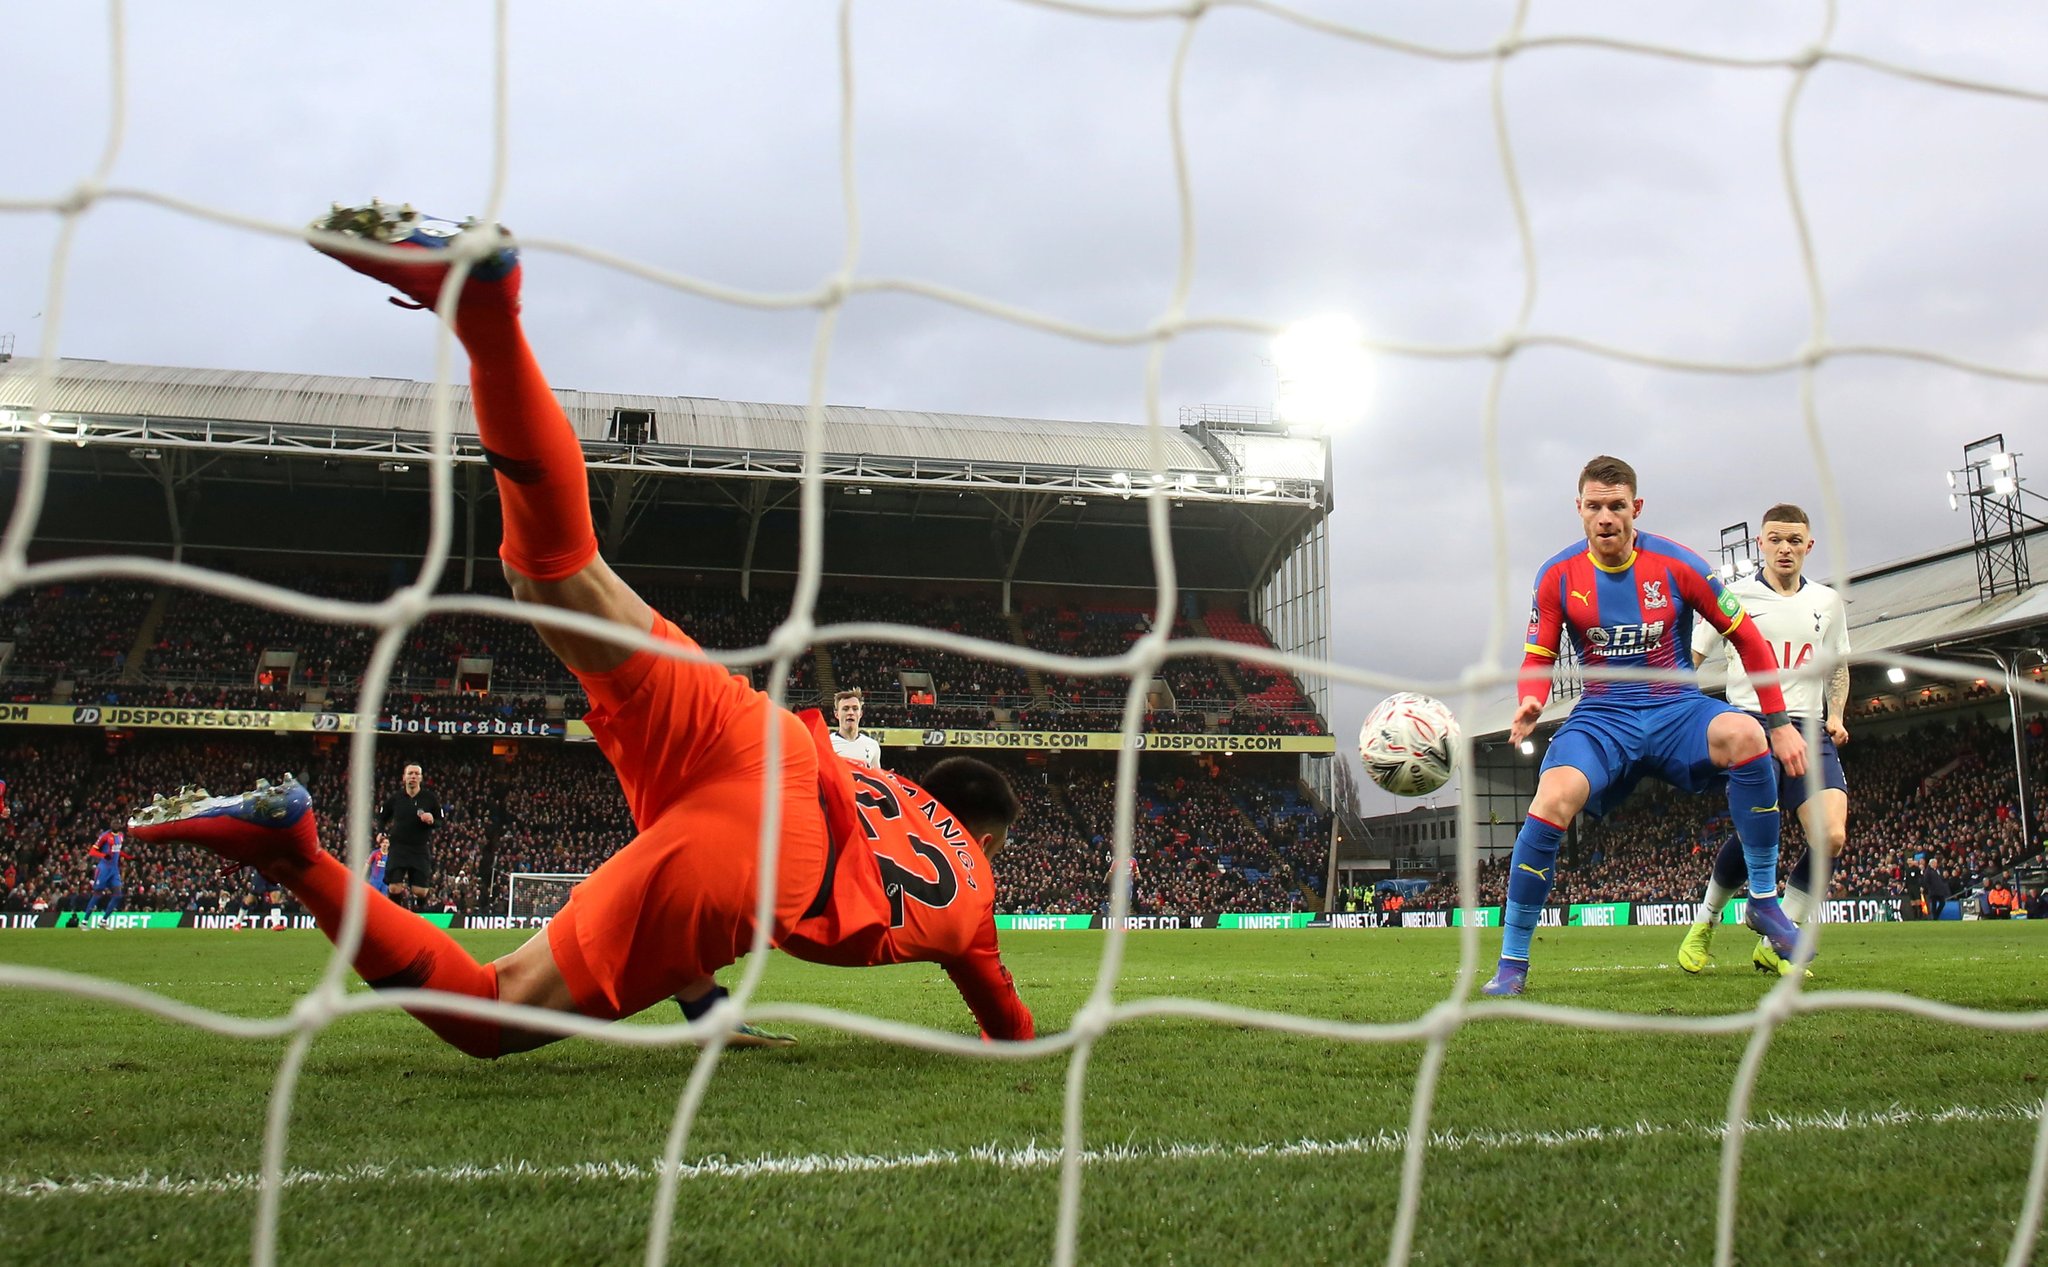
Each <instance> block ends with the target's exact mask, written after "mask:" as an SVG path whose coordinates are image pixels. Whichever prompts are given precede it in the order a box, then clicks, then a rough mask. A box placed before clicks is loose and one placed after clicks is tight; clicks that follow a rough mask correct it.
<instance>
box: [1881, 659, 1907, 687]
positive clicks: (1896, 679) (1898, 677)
mask: <svg viewBox="0 0 2048 1267" xmlns="http://www.w3.org/2000/svg"><path fill="white" fill-rule="evenodd" d="M1884 676H1885V679H1886V680H1887V681H1889V682H1890V683H1891V684H1892V685H1893V686H1897V685H1899V684H1900V683H1902V682H1904V681H1905V680H1906V671H1905V670H1904V669H1902V668H1900V667H1899V666H1898V665H1896V664H1895V665H1893V666H1892V667H1891V668H1889V669H1886V670H1885V671H1884Z"/></svg>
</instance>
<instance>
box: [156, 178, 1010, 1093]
mask: <svg viewBox="0 0 2048 1267" xmlns="http://www.w3.org/2000/svg"><path fill="white" fill-rule="evenodd" d="M316 227H318V228H322V229H330V230H335V231H339V232H343V233H348V234H351V235H356V236H361V237H365V238H371V239H374V240H378V241H382V242H387V243H394V244H398V245H403V246H406V247H410V248H417V250H418V259H419V262H418V263H413V262H410V261H407V262H403V263H392V262H388V261H385V260H373V259H369V258H367V257H361V256H354V255H338V256H337V258H339V259H341V261H342V262H343V263H346V264H347V265H349V267H351V268H354V269H355V270H357V271H358V272H362V273H365V274H368V275H369V276H371V277H375V278H378V279H379V280H382V281H385V282H388V283H389V284H391V285H392V286H394V287H395V288H397V289H398V290H399V291H401V292H403V293H404V294H405V295H406V296H408V298H409V299H410V300H411V302H412V304H415V305H431V304H433V303H434V302H435V301H436V299H437V298H438V295H439V292H440V287H441V283H442V280H443V278H444V277H445V275H446V273H447V271H448V270H447V266H446V265H445V264H444V263H443V262H442V261H443V260H445V258H446V256H445V255H443V254H442V253H441V251H440V250H439V249H438V248H445V247H446V246H447V245H448V243H449V241H450V240H451V239H452V237H453V235H454V234H455V233H456V232H457V230H458V226H456V225H453V224H450V223H448V222H446V221H432V220H422V219H421V218H420V217H419V216H418V214H417V213H415V212H413V211H412V210H411V209H410V208H404V209H400V208H395V207H386V206H381V205H375V204H373V205H372V206H369V207H363V208H355V209H350V210H343V209H341V208H339V207H337V208H336V209H335V212H334V214H333V215H332V216H330V217H328V218H327V219H325V220H323V221H322V222H321V223H320V224H319V225H317V226H316ZM520 277H521V270H520V265H519V261H518V257H517V255H516V253H515V252H514V251H513V250H511V249H510V248H509V247H507V248H505V249H503V250H501V251H499V252H498V253H497V254H495V255H493V256H492V257H491V258H490V259H488V260H487V261H486V262H485V263H483V264H482V265H480V266H478V267H477V268H476V270H475V271H474V272H473V273H472V274H471V277H470V279H469V284H468V285H467V287H466V288H465V289H464V290H463V293H462V299H461V305H460V307H459V309H458V310H457V312H456V321H455V325H456V334H457V335H458V336H459V337H460V338H461V340H462V342H463V345H464V346H465V348H466V349H467V350H468V352H469V356H470V382H471V397H470V399H471V404H472V406H473V408H474V410H475V414H476V424H477V432H478V436H479V439H480V440H481V441H482V443H483V446H484V451H485V454H486V456H487V457H488V459H489V461H490V465H491V468H492V470H493V471H494V472H495V473H496V476H497V484H498V494H499V498H500V500H501V503H502V505H503V507H504V516H505V534H504V544H503V546H502V548H501V550H500V552H499V553H500V555H501V557H502V558H503V560H504V563H505V569H506V574H507V577H508V579H509V580H510V582H511V585H512V589H513V592H514V593H515V594H517V595H518V596H519V597H520V598H521V599H523V600H525V601H527V602H531V603H538V604H543V605H547V606H553V607H560V608H565V609H568V610H571V611H577V612H582V613H585V614H587V615H590V616H595V617H598V618H599V619H602V620H606V621H610V622H612V623H615V624H619V625H623V626H626V627H627V628H630V629H632V630H634V631H636V632H650V631H651V632H652V633H653V634H654V635H655V637H657V638H659V639H661V640H663V641H666V642H669V643H673V644H676V645H678V646H680V647H684V648H688V649H689V650H690V651H692V652H694V651H696V650H697V646H696V644H695V643H694V642H692V641H691V640H690V639H689V637H688V636H687V635H685V634H684V633H683V631H682V630H680V629H678V628H677V627H676V626H675V625H673V624H671V623H669V621H667V620H666V619H664V618H663V617H661V616H659V615H657V614H656V613H655V612H653V611H652V610H651V609H649V608H648V606H647V604H646V603H644V602H642V601H641V599H640V597H639V595H637V594H635V593H634V592H633V591H632V590H631V589H630V588H628V587H627V585H626V584H625V583H624V582H623V581H621V580H620V579H619V578H618V577H617V576H616V575H615V574H614V573H613V572H612V570H611V569H610V568H609V567H608V566H606V564H605V562H604V560H603V559H602V558H600V557H598V553H597V538H596V535H595V533H594V531H593V529H592V525H591V518H590V490H589V484H588V478H587V475H586V473H585V470H584V463H583V452H582V448H581V446H580V444H579V443H578V441H577V438H576V432H575V430H574V428H573V427H572V426H571V425H570V422H569V419H568V417H567V416H566V415H565V414H564V413H563V411H562V408H561V405H560V403H559V402H558V401H557V400H556V398H555V395H554V392H553V391H552V390H551V389H550V388H549V387H548V385H547V382H546V380H545V379H544V378H543V377H542V376H541V371H540V366H539V365H538V363H537V362H536V361H535V360H534V358H533V354H532V352H531V351H530V350H529V349H528V347H527V344H526V339H525V336H524V334H523V333H522V331H521V329H520V324H519V318H518V312H519V302H518V292H519V282H520ZM394 302H396V301H394ZM540 634H541V637H542V639H543V640H544V641H546V642H547V644H548V645H549V646H550V647H551V648H553V649H554V651H555V652H556V654H557V655H559V656H560V657H561V658H562V661H563V663H565V664H566V665H568V667H569V668H570V669H571V670H572V671H573V672H574V673H575V674H576V676H577V678H578V679H579V680H580V681H581V682H582V684H583V686H584V689H585V690H586V691H587V692H588V693H589V696H590V700H591V712H590V714H589V717H588V720H589V723H590V728H591V731H592V732H593V734H594V735H595V737H596V739H597V742H598V745H599V746H600V747H601V748H602V749H603V750H604V753H605V755H606V757H608V758H609V759H610V760H611V763H612V765H613V767H614V769H615V770H616V771H617V773H618V777H619V782H620V784H621V785H622V786H623V787H624V789H625V793H626V800H627V803H628V805H629V806H630V808H631V810H632V813H633V822H634V824H635V826H636V827H637V828H638V830H639V834H638V835H637V836H635V837H634V838H633V840H632V841H631V842H630V843H628V844H627V845H626V846H625V847H624V848H622V849H620V850H619V852H617V853H616V854H614V855H612V856H611V857H610V858H609V859H607V860H606V861H605V862H604V864H603V865H601V866H600V867H599V868H598V869H597V870H596V871H595V872H594V873H592V875H591V876H590V878H589V879H587V880H585V881H583V883H582V884H580V885H578V886H577V887H576V889H575V890H574V891H573V893H572V894H571V895H570V898H569V901H568V904H567V905H566V906H564V907H563V908H562V911H561V914H559V915H558V916H556V917H555V919H554V921H553V922H551V923H550V924H548V925H547V926H546V927H545V928H544V929H543V930H541V932H539V933H537V934H536V935H535V936H534V937H533V938H532V939H531V940H529V941H528V942H527V943H526V944H525V945H523V946H521V947H520V948H519V949H518V950H516V951H514V952H512V953H511V954H509V955H506V956H505V957H504V958H502V959H499V960H497V961H496V962H495V963H490V964H479V963H477V962H476V961H474V960H473V959H471V958H470V956H469V953H468V952H467V951H465V950H463V949H462V947H461V946H460V945H458V944H457V943H456V942H455V941H454V940H453V939H451V938H450V937H449V936H448V935H447V934H446V933H445V932H443V931H442V930H440V929H438V928H435V927H434V926H432V925H431V924H428V923H427V922H426V921H425V920H423V919H421V918H419V917H418V916H416V915H413V914H411V913H410V912H407V911H405V910H403V909H401V908H400V907H398V906H397V905H395V904H394V903H392V902H390V901H389V900H387V899H385V898H383V897H380V896H378V895H377V894H375V893H365V894H364V897H365V898H366V899H367V907H368V918H367V920H366V922H365V924H364V928H363V944H362V948H361V950H360V951H359V952H358V953H357V955H356V960H355V966H356V970H357V971H358V972H359V973H361V974H362V975H363V977H364V979H365V980H367V981H368V982H369V983H370V984H371V985H372V986H373V987H422V988H426V989H433V990H446V991H450V992H453V993H456V994H465V995H470V996H473V997H476V998H485V999H503V1000H506V1001H508V1002H516V1003H524V1004H529V1005H532V1006H536V1007H542V1008H550V1009H554V1010H556V1011H563V1012H577V1013H581V1014H582V1015H584V1016H590V1017H597V1018H601V1019H606V1020H611V1019H616V1018H619V1017H624V1016H631V1015H633V1014H634V1013H636V1012H639V1011H641V1010H642V1009H644V1008H647V1007H650V1006H652V1005H654V1004H656V1003H659V1002H661V1001H662V1000H665V999H668V998H672V997H674V998H680V999H687V1000H690V1001H691V1003H690V1004H686V1006H685V1011H686V1012H688V1011H690V1010H691V1004H694V1005H696V1006H697V1009H698V1013H701V1011H702V1010H704V1009H706V1008H708V1007H709V1006H710V995H711V994H712V993H713V992H714V990H715V987H713V986H712V984H711V974H712V973H714V972H716V971H717V970H718V969H719V968H722V967H724V966H726V965H727V964H730V963H732V962H733V961H734V960H735V959H737V958H738V957H739V956H740V955H742V954H744V953H745V952H746V950H747V949H748V947H749V945H750V944H751V942H752V939H753V936H754V928H755V922H754V920H755V885H756V873H757V871H758V866H757V857H756V852H757V847H758V840H759V836H760V823H761V817H762V813H763V809H764V788H765V779H766V775H767V764H766V763H767V752H766V748H765V744H766V731H767V728H768V727H770V726H773V727H775V728H776V733H777V735H778V737H779V739H780V744H781V752H780V755H779V757H778V761H779V764H780V775H781V779H780V785H779V788H778V791H777V796H778V798H779V802H780V805H779V808H780V812H781V852H780V859H779V862H778V865H777V870H776V884H775V894H774V907H773V913H772V916H771V919H772V925H771V927H770V929H769V941H770V943H771V944H773V945H775V946H778V947H780V948H781V949H782V950H784V951H786V952H788V953H789V954H792V955H795V956H797V957H798V958H801V959H808V960H812V961H814V962H819V963H828V964H836V965H842V966H847V967H858V966H863V965H869V964H890V963H906V962H911V961H915V960H923V961H929V962H935V963H938V964H940V965H941V966H943V967H944V968H945V969H946V971H947V973H948V975H950V976H951V977H952V979H953V982H954V984H955V985H956V986H957V987H959V990H960V992H961V994H962V995H964V996H965V997H966V1000H967V1003H968V1006H969V1007H970V1008H971V1009H972V1010H973V1013H974V1015H975V1017H976V1019H977V1020H978V1021H979V1022H980V1024H981V1029H982V1032H983V1033H984V1034H986V1035H987V1036H989V1037H992V1038H1000V1039H1024V1038H1030V1037H1031V1036H1032V1033H1033V1028H1032V1018H1031V1013H1030V1012H1029V1011H1028V1010H1027V1009H1026V1008H1025V1006H1024V1004H1023V1002H1022V1001H1021V1000H1020V999H1018V997H1017V991H1016V989H1015V987H1014V986H1013V985H1012V983H1011V980H1010V974H1009V972H1008V971H1007V970H1006V969H1005V968H1004V967H1003V964H1002V960H1001V958H1000V957H999V956H998V954H997V949H996V927H995V917H994V913H993V912H994V901H995V877H994V876H993V875H992V874H991V873H990V870H989V859H990V858H991V857H993V856H994V855H995V854H996V853H997V852H998V851H999V850H1000V849H1001V847H1002V845H1003V843H1004V842H1005V840H1006V839H1007V837H1008V833H1009V827H1010V824H1011V823H1012V822H1014V821H1015V820H1016V817H1017V813H1018V806H1017V799H1016V796H1015V794H1014V793H1013V792H1012V791H1011V790H1010V787H1009V784H1008V783H1007V782H1006V781H1005V780H1004V779H1003V777H1002V775H1001V774H1000V773H998V772H997V771H996V770H995V769H993V768H992V767H990V766H988V765H986V764H984V763H982V762H980V761H975V760H972V759H968V758H958V757H956V758H952V759H949V760H946V761H942V762H940V763H939V764H937V765H935V766H933V767H932V769H931V771H930V773H929V774H927V775H926V777H925V778H924V780H923V782H922V785H920V784H918V783H913V782H911V781H910V780H908V779H904V778H900V777H898V776H896V775H893V774H888V773H885V772H883V771H879V770H875V771H869V770H853V769H850V768H849V767H848V766H847V765H846V763H845V762H844V761H842V760H840V759H839V757H837V756H836V755H834V754H833V751H832V746H831V742H830V739H829V737H828V733H827V731H826V729H825V726H824V723H823V720H822V719H821V718H820V717H819V716H818V714H817V713H816V712H809V713H806V714H804V715H803V716H802V717H801V718H799V717H798V716H796V715H795V714H792V713H790V712H788V711H786V710H783V709H780V708H777V707H776V706H774V705H773V703H772V702H771V701H770V700H769V698H768V697H767V696H766V695H764V694H762V693H761V692H760V691H757V690H755V689H754V688H753V687H752V686H751V685H749V684H748V682H747V679H745V678H743V677H737V676H735V675H733V674H731V673H728V672H726V671H725V670H723V669H721V668H720V667H719V666H717V665H715V664H711V663H709V662H707V661H705V660H703V659H678V658H675V657H672V656H665V655H659V654H656V653H654V652H651V651H644V650H629V649H626V648H622V647H619V646H617V645H615V644H613V643H610V642H605V641H601V640H599V639H595V638H591V637H589V636H587V635H583V634H575V633H564V632H561V631H559V630H556V629H552V628H549V627H548V626H545V625H543V626H540ZM135 835H136V836H137V837H138V838H140V839H144V840H152V841H156V840H188V841H193V842H196V843H198V844H203V845H206V846H208V847H209V848H212V849H214V850H216V851H218V852H220V853H223V854H226V855H227V856H229V857H231V858H235V859H237V860H240V861H245V862H250V863H254V864H257V865H260V866H262V867H263V869H264V870H265V871H267V872H269V873H270V874H271V875H272V876H274V877H276V878H277V879H278V880H279V881H281V882H282V883H283V884H284V885H285V887H287V888H289V889H290V890H291V891H292V892H293V893H294V894H295V895H296V896H297V897H298V899H299V900H300V901H301V902H303V903H305V905H306V908H307V910H309V911H311V912H312V913H313V915H314V917H315V919H316V920H317V921H318V922H319V924H320V927H321V928H322V929H323V930H325V931H327V932H328V933H329V934H330V935H332V934H333V933H334V931H335V930H336V929H337V928H338V927H339V925H340V921H341V917H342V911H343V903H344V902H345V901H346V899H347V896H348V894H349V891H350V889H351V888H352V887H354V886H356V885H358V884H360V881H358V880H357V879H356V878H355V877H354V876H353V875H352V874H351V873H350V872H349V870H348V869H347V868H346V867H344V866H343V865H342V864H341V863H339V862H337V861H336V860H335V859H334V858H333V857H331V856H330V855H328V854H326V853H325V852H323V851H322V850H321V849H320V847H319V842H318V838H317V835H316V832H315V826H314V815H313V813H312V810H311V804H310V798H309V797H308V795H307V793H306V791H305V789H303V788H301V787H300V786H299V785H298V784H296V783H293V782H291V781H290V780H289V779H287V780H286V781H285V782H284V783H283V784H282V785H280V786H278V787H271V786H269V785H267V784H265V785H259V787H258V789H257V790H256V791H254V792H251V793H248V794H245V795H243V796H238V797H220V798H214V799H211V800H195V799H191V798H185V799H181V800H178V801H171V802H161V801H160V802H159V803H158V804H157V805H154V806H152V807H150V808H149V809H147V810H144V811H143V812H142V813H141V814H140V815H138V817H137V820H136V826H135ZM411 1010H412V1012H413V1015H414V1016H416V1017H418V1018H419V1019H420V1020H421V1021H422V1022H423V1023H424V1024H425V1025H426V1026H427V1027H428V1028H429V1029H431V1030H433V1031H434V1032H435V1033H436V1034H438V1035H440V1036H441V1037H442V1038H443V1039H446V1040H447V1041H448V1042H449V1043H451V1044H453V1045H454V1046H456V1047H458V1048H460V1049H461V1050H463V1051H465V1052H468V1053H469V1054H471V1055H473V1056H481V1057H487V1058H488V1057H495V1056H498V1055H501V1054H503V1053H506V1052H513V1051H524V1050H527V1049H530V1048H533V1047H538V1046H540V1045H541V1044H543V1043H547V1042H551V1041H553V1038H554V1037H555V1036H554V1035H550V1034H542V1033H535V1032H532V1031H529V1030H525V1029H521V1028H518V1027H515V1026H501V1025H500V1024H499V1023H498V1022H497V1021H483V1020H474V1019H470V1018H467V1017H460V1016H454V1015H450V1014H446V1013H441V1012H436V1011H434V1010H433V1009H431V1008H429V1007H416V1008H413V1009H411Z"/></svg>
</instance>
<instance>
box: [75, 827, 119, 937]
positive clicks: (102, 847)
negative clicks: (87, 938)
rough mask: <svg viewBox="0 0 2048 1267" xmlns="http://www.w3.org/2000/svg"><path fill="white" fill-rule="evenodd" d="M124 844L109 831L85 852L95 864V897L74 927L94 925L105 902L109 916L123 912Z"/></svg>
mask: <svg viewBox="0 0 2048 1267" xmlns="http://www.w3.org/2000/svg"><path fill="white" fill-rule="evenodd" d="M125 843H126V842H125V840H124V839H123V837H122V835H121V833H120V832H117V831H112V830H108V831H103V832H101V833H100V835H99V839H98V840H95V841H93V843H92V848H90V849H88V850H86V851H85V856H86V858H87V859H89V860H90V861H91V862H92V863H93V871H92V897H91V898H90V899H88V900H87V901H86V904H85V910H84V911H83V912H82V913H81V914H80V915H79V917H78V922H77V923H75V924H73V925H72V927H73V928H84V927H85V926H86V924H87V923H89V922H93V920H92V916H93V914H94V913H95V912H97V911H99V910H100V909H101V907H100V902H101V900H102V899H104V900H105V902H106V907H105V913H106V914H107V915H108V916H111V915H113V914H114V912H116V911H118V910H120V909H121V851H122V848H123V846H124V845H125Z"/></svg>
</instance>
